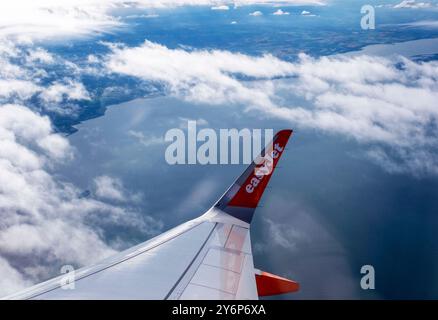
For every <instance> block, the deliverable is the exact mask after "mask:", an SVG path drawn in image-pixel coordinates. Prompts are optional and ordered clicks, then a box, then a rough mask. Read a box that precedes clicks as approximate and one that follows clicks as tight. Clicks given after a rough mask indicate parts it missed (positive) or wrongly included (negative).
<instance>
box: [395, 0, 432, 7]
mask: <svg viewBox="0 0 438 320" xmlns="http://www.w3.org/2000/svg"><path fill="white" fill-rule="evenodd" d="M431 6H432V4H431V3H430V2H417V1H416V0H403V1H402V2H400V3H399V4H396V5H394V8H395V9H404V8H407V9H420V8H430V7H431Z"/></svg>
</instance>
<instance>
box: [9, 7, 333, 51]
mask: <svg viewBox="0 0 438 320" xmlns="http://www.w3.org/2000/svg"><path fill="white" fill-rule="evenodd" d="M324 3H325V2H324V1H323V0H298V1H297V0H277V1H275V0H274V1H271V0H229V1H226V0H225V1H222V2H221V4H220V5H218V4H217V1H215V0H134V1H129V2H127V1H125V0H16V1H12V2H11V1H1V2H0V35H1V36H2V37H3V38H15V39H17V40H19V41H21V42H30V41H32V40H35V39H38V40H41V39H47V38H59V37H62V36H87V35H90V34H95V33H102V32H106V31H109V30H110V29H112V28H117V27H120V26H122V25H123V22H122V21H120V19H119V18H118V17H116V13H117V11H118V10H119V9H126V8H131V9H132V8H134V9H145V8H172V7H177V6H213V7H217V8H225V7H228V5H235V6H244V5H258V4H261V5H275V4H285V5H287V4H289V5H294V4H309V5H321V4H324ZM149 17H152V16H148V18H149Z"/></svg>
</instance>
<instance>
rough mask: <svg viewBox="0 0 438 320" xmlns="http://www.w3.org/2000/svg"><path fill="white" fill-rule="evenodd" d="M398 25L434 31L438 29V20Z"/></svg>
mask: <svg viewBox="0 0 438 320" xmlns="http://www.w3.org/2000/svg"><path fill="white" fill-rule="evenodd" d="M400 25H401V26H407V27H414V28H415V27H419V28H429V29H436V28H438V20H421V21H415V22H410V23H403V24H400Z"/></svg>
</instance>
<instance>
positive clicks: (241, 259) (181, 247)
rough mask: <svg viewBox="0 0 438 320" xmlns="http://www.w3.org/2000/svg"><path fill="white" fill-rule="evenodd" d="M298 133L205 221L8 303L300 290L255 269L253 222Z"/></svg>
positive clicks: (265, 157) (268, 153) (274, 146)
mask: <svg viewBox="0 0 438 320" xmlns="http://www.w3.org/2000/svg"><path fill="white" fill-rule="evenodd" d="M291 134H292V131H291V130H282V131H280V132H278V133H277V134H276V135H275V136H274V139H273V140H272V142H271V143H270V144H269V145H267V146H266V148H265V150H263V151H262V153H261V155H259V157H257V158H256V159H255V160H254V162H253V163H252V164H251V165H250V166H249V167H248V168H247V169H246V170H245V172H244V173H243V174H242V175H241V176H240V177H239V178H238V179H237V180H236V181H235V182H234V184H233V185H232V186H231V187H230V188H229V189H228V190H227V192H225V194H224V195H223V196H222V197H221V198H220V199H219V200H218V201H217V203H216V204H215V205H214V206H213V207H212V208H211V209H210V210H208V211H207V212H206V213H205V214H203V215H202V216H200V217H199V218H196V219H194V220H191V221H189V222H186V223H184V224H182V225H180V226H178V227H176V228H174V229H171V230H169V231H167V232H165V233H163V234H161V235H159V236H157V237H155V238H153V239H151V240H149V241H146V242H144V243H141V244H139V245H137V246H135V247H133V248H130V249H128V250H125V251H123V252H121V253H119V254H117V255H115V256H113V257H110V258H108V259H106V260H104V261H102V262H101V263H98V264H96V265H94V266H91V267H85V268H81V269H79V270H76V271H74V282H71V283H68V285H66V282H65V277H66V275H63V276H60V277H57V278H54V279H51V280H49V281H46V282H43V283H41V284H38V285H36V286H33V287H31V288H29V289H26V290H24V291H22V292H19V293H17V294H13V295H11V296H8V297H6V299H258V297H259V296H263V295H273V294H280V293H285V292H293V291H296V290H298V283H296V282H294V281H291V280H288V279H285V278H281V277H278V276H275V275H272V274H270V273H267V272H263V271H260V270H257V269H255V268H254V265H253V257H252V251H251V240H250V223H251V219H252V216H253V214H254V211H255V209H256V207H257V204H258V202H259V200H260V198H261V196H262V194H263V191H264V190H265V188H266V185H267V184H268V181H269V179H270V177H271V175H272V172H273V171H274V169H275V167H276V165H277V163H278V160H279V159H280V157H281V155H282V153H283V152H284V149H285V146H286V143H287V141H288V139H289V137H290V135H291ZM68 276H69V277H71V275H68ZM63 284H64V285H63Z"/></svg>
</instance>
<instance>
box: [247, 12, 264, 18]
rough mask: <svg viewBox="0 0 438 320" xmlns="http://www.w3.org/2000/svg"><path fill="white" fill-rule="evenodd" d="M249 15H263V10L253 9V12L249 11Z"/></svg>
mask: <svg viewBox="0 0 438 320" xmlns="http://www.w3.org/2000/svg"><path fill="white" fill-rule="evenodd" d="M249 15H250V16H253V17H259V16H262V15H263V12H261V11H254V12H251V13H250V14H249Z"/></svg>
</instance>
